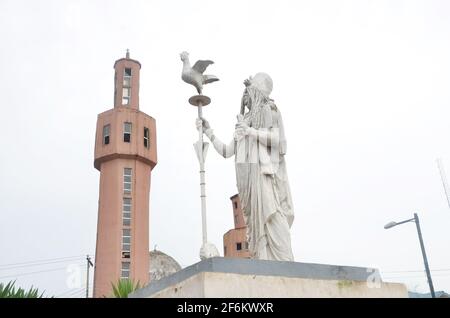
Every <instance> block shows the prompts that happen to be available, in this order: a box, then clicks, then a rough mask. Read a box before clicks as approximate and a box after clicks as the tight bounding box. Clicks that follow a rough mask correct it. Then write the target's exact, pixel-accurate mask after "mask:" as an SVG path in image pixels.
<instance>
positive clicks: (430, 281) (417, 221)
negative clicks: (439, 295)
mask: <svg viewBox="0 0 450 318" xmlns="http://www.w3.org/2000/svg"><path fill="white" fill-rule="evenodd" d="M407 222H414V223H416V227H417V234H418V236H419V242H420V248H421V250H422V256H423V262H424V264H425V272H426V273H427V279H428V285H429V286H430V292H431V297H432V298H436V295H435V293H434V287H433V281H432V280H431V273H430V268H429V267H428V260H427V254H426V253H425V246H424V244H423V239H422V231H421V230H420V222H419V216H418V215H417V213H414V218H412V219H409V220H405V221H402V222H389V223H388V224H386V225H385V226H384V228H385V229H390V228H392V227H394V226H397V225H400V224H403V223H407Z"/></svg>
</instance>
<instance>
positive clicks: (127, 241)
mask: <svg viewBox="0 0 450 318" xmlns="http://www.w3.org/2000/svg"><path fill="white" fill-rule="evenodd" d="M130 250H131V230H130V229H123V230H122V255H123V253H124V252H125V253H126V252H128V253H129V252H130Z"/></svg>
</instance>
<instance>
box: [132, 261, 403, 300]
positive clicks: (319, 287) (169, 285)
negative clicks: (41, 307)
mask: <svg viewBox="0 0 450 318" xmlns="http://www.w3.org/2000/svg"><path fill="white" fill-rule="evenodd" d="M129 297H130V298H154V297H156V298H157V297H166V298H171V297H185V298H193V297H195V298H214V297H218V298H280V297H286V298H298V297H321V298H324V297H333V298H347V297H351V298H353V297H354V298H356V297H359V298H360V297H369V298H370V297H372V298H379V297H395V298H398V297H401V298H403V297H408V292H407V290H406V287H405V285H403V284H398V283H384V282H382V281H381V277H380V275H379V272H378V270H375V269H370V268H365V267H352V266H336V265H323V264H311V263H297V262H278V261H263V260H251V259H241V258H223V257H214V258H209V259H206V260H204V261H201V262H199V263H196V264H194V265H191V266H189V267H186V268H184V269H182V270H180V271H179V272H177V273H175V274H172V275H170V276H167V277H164V278H162V279H160V280H158V281H155V282H153V283H150V284H149V285H148V286H146V287H144V288H142V289H139V290H137V291H136V292H134V293H132V294H130V295H129Z"/></svg>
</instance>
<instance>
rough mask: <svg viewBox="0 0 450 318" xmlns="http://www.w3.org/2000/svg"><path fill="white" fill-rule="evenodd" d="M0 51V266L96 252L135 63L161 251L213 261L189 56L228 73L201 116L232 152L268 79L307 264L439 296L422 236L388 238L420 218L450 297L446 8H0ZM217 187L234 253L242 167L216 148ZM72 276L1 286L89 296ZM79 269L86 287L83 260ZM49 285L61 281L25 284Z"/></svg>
mask: <svg viewBox="0 0 450 318" xmlns="http://www.w3.org/2000/svg"><path fill="white" fill-rule="evenodd" d="M0 39H2V48H1V50H0V69H1V72H0V87H1V89H0V91H1V94H2V99H1V101H2V102H1V105H2V106H1V107H2V108H1V109H2V115H1V116H0V127H1V128H0V129H1V136H2V137H1V138H0V149H1V156H0V215H1V222H0V265H4V264H11V263H19V262H29V261H35V260H41V259H53V258H58V257H66V256H74V255H80V256H82V255H85V254H94V253H95V238H96V224H97V200H98V184H99V172H98V171H97V170H95V169H94V167H93V151H94V135H95V124H96V119H97V114H98V113H100V112H103V111H105V110H107V109H109V108H111V107H112V105H113V91H114V88H113V78H114V72H113V64H114V61H115V60H116V59H119V58H121V57H124V54H125V50H126V48H129V49H130V51H131V57H132V58H135V59H137V60H139V61H140V62H141V63H142V70H141V91H140V97H141V99H140V100H141V104H140V109H141V110H142V111H144V112H146V113H147V114H149V115H151V116H153V117H154V118H156V121H157V135H158V159H159V162H158V165H157V166H156V168H155V169H154V170H153V173H152V189H151V202H150V206H151V211H150V222H151V223H150V231H151V233H150V244H151V248H153V246H154V245H155V244H157V246H158V249H160V250H162V251H164V252H166V253H168V254H169V255H171V256H173V257H174V258H175V259H176V260H178V261H179V262H180V264H181V265H182V266H188V265H191V264H193V263H195V262H197V261H198V260H199V258H198V252H199V248H200V245H201V215H200V198H199V185H198V183H199V181H198V178H199V176H198V162H197V159H196V156H195V153H194V150H193V146H192V144H193V142H195V141H196V138H197V133H196V130H195V125H194V123H195V116H196V110H195V108H193V107H191V106H189V104H188V102H187V99H188V98H189V97H190V96H191V95H193V94H194V93H195V91H194V88H193V87H191V86H188V85H186V84H185V83H183V82H182V81H181V79H180V75H181V66H182V63H181V61H180V58H179V53H180V52H181V51H183V50H187V51H189V52H190V53H191V61H192V62H193V63H194V62H195V61H196V60H197V59H212V60H214V61H215V64H214V65H212V66H210V67H209V68H208V70H207V72H208V73H210V74H214V75H216V76H218V77H219V78H220V81H219V82H217V83H214V84H211V85H208V86H206V88H205V90H204V93H206V94H207V95H209V96H210V97H211V98H212V100H213V102H212V104H211V105H210V106H208V107H207V108H205V110H204V114H205V117H206V118H207V119H209V121H210V123H211V125H212V127H213V128H214V130H215V133H216V135H217V136H218V137H219V138H220V139H222V140H223V141H225V142H228V141H229V140H231V138H232V133H233V129H234V124H235V120H236V114H237V113H238V112H239V107H240V97H241V94H242V91H243V87H244V86H243V84H242V82H243V80H244V79H245V78H246V77H248V76H249V75H251V74H254V73H256V72H259V71H264V72H267V73H269V74H270V75H271V76H272V78H273V80H274V90H273V93H272V97H273V98H274V99H275V101H276V103H277V105H278V107H279V108H280V110H281V112H282V114H283V118H284V122H285V127H286V135H287V139H288V153H287V157H286V160H287V164H288V173H289V178H290V185H291V190H292V194H293V199H294V207H295V213H296V219H295V221H294V225H293V227H292V229H291V232H292V240H293V250H294V255H295V259H296V261H300V262H315V263H327V264H340V265H352V266H368V267H376V268H379V269H380V270H381V271H382V274H383V278H384V279H385V280H390V281H398V282H405V283H406V284H407V286H408V288H409V289H410V290H416V291H419V292H427V291H428V285H427V282H426V278H425V275H424V274H423V273H422V272H421V271H422V270H423V261H422V256H421V252H420V247H419V242H418V239H417V233H416V229H415V227H414V224H405V225H402V226H399V227H396V228H394V229H391V230H389V231H386V230H384V229H383V225H384V224H385V223H387V222H389V221H392V220H397V221H401V220H404V219H408V218H411V217H412V216H413V213H414V212H417V213H419V216H420V218H421V224H422V231H423V235H424V240H425V245H426V248H427V253H428V258H429V264H430V267H431V268H432V270H439V269H444V270H446V271H433V273H432V275H433V280H434V284H435V289H436V290H446V291H449V290H450V255H449V245H450V234H449V228H450V209H449V207H448V206H447V203H446V199H445V196H444V192H443V188H442V184H441V180H440V176H439V172H438V169H437V166H436V162H435V159H436V158H438V157H441V158H442V159H443V163H444V165H445V167H446V170H447V174H449V175H450V147H449V146H450V145H449V136H450V125H449V119H450V110H449V106H450V90H449V87H450V59H449V56H450V3H449V2H448V1H429V0H427V1H411V0H408V1H406V0H405V1H382V0H377V1H276V2H275V1H239V2H238V1H236V2H231V1H220V2H219V1H189V2H188V1H167V0H166V1H111V0H108V1H106V0H105V1H92V0H89V1H87V0H86V1H58V0H55V1H18V0H13V1H12V0H0ZM206 177H207V185H206V186H207V195H208V197H207V206H208V232H209V233H208V234H209V239H210V241H211V242H213V243H215V245H216V246H217V247H218V248H219V250H220V251H221V252H222V250H223V247H222V235H223V234H224V233H225V232H226V231H228V230H229V229H231V228H232V227H233V217H232V210H231V202H230V200H229V197H230V196H232V195H233V194H235V193H236V186H235V177H234V162H233V159H228V160H225V159H223V158H222V157H220V156H219V155H218V154H217V153H215V152H214V151H213V149H212V148H211V149H210V152H209V154H208V157H207V176H206ZM68 264H69V263H68V262H65V263H64V262H61V263H56V264H47V265H45V266H41V267H36V266H29V267H20V268H18V267H14V268H10V269H7V267H5V266H3V267H2V266H0V282H6V281H9V280H10V279H12V278H14V277H17V283H18V285H21V286H25V287H27V286H30V285H32V284H33V285H35V286H38V287H39V288H40V289H43V290H44V289H45V290H46V291H47V293H48V294H50V295H59V294H61V293H63V292H64V293H66V294H65V295H69V296H74V297H76V296H82V294H83V291H82V289H77V290H76V289H75V290H70V289H68V287H67V285H66V280H67V278H68V275H69V274H68V273H66V272H65V268H66V266H67V265H68ZM70 264H74V265H77V264H83V265H81V266H82V267H81V269H82V270H84V263H83V259H82V258H80V259H77V260H74V261H72V262H71V263H70ZM53 269H56V270H54V271H53ZM41 270H51V271H49V272H44V273H39V274H37V273H35V274H28V275H23V276H17V275H19V274H27V273H30V272H34V271H41ZM393 271H417V272H401V273H391V272H393ZM91 273H92V271H91ZM10 276H11V277H10ZM83 281H84V279H83ZM81 287H83V286H82V285H81Z"/></svg>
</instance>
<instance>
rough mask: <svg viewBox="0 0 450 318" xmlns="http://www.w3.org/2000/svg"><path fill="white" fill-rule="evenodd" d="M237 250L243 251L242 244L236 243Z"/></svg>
mask: <svg viewBox="0 0 450 318" xmlns="http://www.w3.org/2000/svg"><path fill="white" fill-rule="evenodd" d="M236 250H238V251H240V250H242V243H236Z"/></svg>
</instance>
